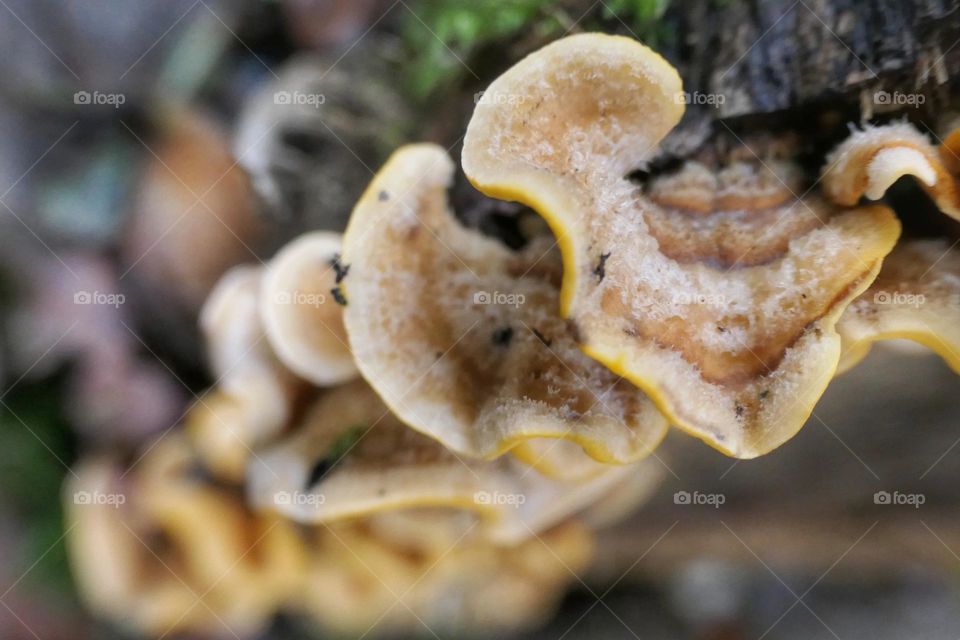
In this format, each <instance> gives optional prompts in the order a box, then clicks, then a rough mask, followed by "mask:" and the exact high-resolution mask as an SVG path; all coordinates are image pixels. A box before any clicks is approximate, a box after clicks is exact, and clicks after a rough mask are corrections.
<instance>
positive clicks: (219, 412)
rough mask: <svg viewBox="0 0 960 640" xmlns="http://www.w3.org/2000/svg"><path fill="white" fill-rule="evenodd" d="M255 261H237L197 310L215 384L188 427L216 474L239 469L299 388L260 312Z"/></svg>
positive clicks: (279, 421) (278, 423) (284, 417)
mask: <svg viewBox="0 0 960 640" xmlns="http://www.w3.org/2000/svg"><path fill="white" fill-rule="evenodd" d="M261 280H262V272H261V269H260V268H259V267H248V266H243V267H236V268H234V269H232V270H231V271H230V272H229V273H227V274H226V275H225V276H224V277H223V278H222V280H221V281H220V282H219V283H218V284H217V286H216V288H215V289H214V290H213V292H212V293H211V294H210V299H209V300H207V302H206V304H205V305H204V307H203V311H202V313H201V314H200V327H201V332H202V334H203V336H204V338H205V339H206V343H207V353H208V361H209V365H210V369H211V371H212V373H213V375H214V377H215V379H216V384H215V386H214V388H213V389H212V390H211V391H209V392H208V393H206V394H204V396H203V397H201V398H200V400H199V401H198V402H197V404H196V405H194V407H193V408H192V409H191V410H190V413H189V415H188V416H187V426H186V428H187V431H188V432H189V434H190V436H191V437H192V438H193V441H194V445H195V446H196V447H197V449H198V454H199V456H200V457H201V459H203V461H204V463H205V464H206V465H207V466H208V468H210V469H211V471H213V472H214V473H215V474H216V475H218V476H222V477H224V478H227V479H231V480H239V479H240V478H242V477H243V473H244V470H245V468H246V464H247V458H248V457H249V456H250V454H251V453H252V451H253V449H254V447H257V446H259V445H261V444H263V443H265V442H269V441H270V440H272V439H273V438H275V437H276V436H277V435H279V434H280V433H281V432H282V431H283V429H284V428H285V427H286V425H287V422H288V420H289V419H290V417H291V416H292V413H293V403H294V402H295V400H296V398H297V396H298V395H299V393H300V390H301V384H300V383H299V381H298V380H297V378H296V377H295V376H294V375H293V374H292V373H291V372H290V371H288V370H287V369H286V367H284V366H283V365H282V364H281V363H280V361H279V360H278V359H277V357H276V355H275V354H274V352H273V350H272V349H271V348H270V344H269V342H268V341H267V339H266V335H265V331H264V327H263V322H262V320H261V316H260V287H261Z"/></svg>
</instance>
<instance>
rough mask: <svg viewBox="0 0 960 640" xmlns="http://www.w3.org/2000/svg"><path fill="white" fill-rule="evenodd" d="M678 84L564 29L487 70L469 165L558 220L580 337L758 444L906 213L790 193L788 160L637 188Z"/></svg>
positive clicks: (729, 440) (779, 428)
mask: <svg viewBox="0 0 960 640" xmlns="http://www.w3.org/2000/svg"><path fill="white" fill-rule="evenodd" d="M680 90H681V84H680V79H679V77H678V76H677V74H676V71H675V70H674V69H673V68H672V67H671V66H670V65H669V64H668V63H667V62H666V61H664V60H663V59H662V58H661V57H660V56H658V55H657V54H656V53H654V52H653V51H651V50H650V49H648V48H647V47H645V46H643V45H641V44H639V43H638V42H635V41H633V40H630V39H628V38H622V37H618V36H606V35H597V34H585V35H577V36H572V37H569V38H564V39H562V40H559V41H557V42H554V43H552V44H550V45H548V46H546V47H544V48H543V49H541V50H540V51H537V52H535V53H533V54H531V55H530V56H528V57H527V58H525V59H524V60H522V61H521V62H519V63H518V64H517V65H515V66H514V67H513V68H511V69H510V70H508V71H507V72H506V73H505V74H504V75H502V76H501V77H500V78H498V79H497V80H495V81H494V82H493V84H491V85H490V88H489V89H488V90H487V91H486V92H485V93H484V96H483V100H481V101H480V102H479V104H478V105H477V107H476V110H475V111H474V114H473V118H472V119H471V121H470V124H469V126H468V128H467V134H466V138H465V140H464V149H463V156H462V160H463V168H464V171H465V173H466V174H467V177H468V178H469V179H470V181H471V182H472V183H473V184H474V185H475V186H476V187H477V188H478V189H480V190H481V191H483V192H484V193H486V194H488V195H490V196H493V197H498V198H504V199H510V200H517V201H520V202H523V203H525V204H527V205H529V206H531V207H533V208H534V209H536V210H537V211H538V212H539V213H540V214H541V215H542V216H543V217H544V218H545V219H546V220H547V222H548V223H549V224H550V227H551V229H552V230H553V232H554V234H555V236H556V239H557V243H558V245H559V246H560V249H561V251H562V253H563V265H564V274H563V287H562V295H561V297H560V305H559V306H560V311H561V314H562V315H563V316H564V317H566V318H568V319H569V321H570V325H571V326H572V327H574V330H575V334H576V335H577V337H578V339H579V342H580V344H581V347H582V349H583V350H584V351H585V352H586V353H587V354H589V355H590V356H592V357H593V358H595V359H596V360H598V361H599V362H601V363H603V364H604V365H606V366H607V367H608V368H609V369H610V370H611V371H613V372H615V373H617V374H619V375H622V376H624V377H625V378H626V379H628V380H630V381H631V382H633V383H634V384H636V385H637V386H638V387H640V388H641V389H643V390H644V391H645V392H646V393H647V394H649V396H650V397H651V398H652V399H653V400H654V401H655V402H656V403H657V406H658V408H659V409H660V410H661V411H662V412H663V413H664V414H665V415H666V417H667V418H668V419H669V420H670V422H672V423H674V424H675V425H677V426H678V427H680V428H682V429H684V430H686V431H688V432H690V433H692V434H694V435H696V436H697V437H699V438H701V439H703V440H705V441H706V442H707V443H708V444H710V445H712V446H714V447H716V448H717V449H719V450H721V451H723V452H724V453H727V454H728V455H732V456H737V457H741V458H750V457H754V456H757V455H761V454H763V453H766V452H769V451H771V450H772V449H774V448H776V447H777V446H779V445H780V444H782V443H783V442H785V441H786V440H788V439H789V438H790V437H792V436H793V435H794V434H795V433H796V432H797V431H798V430H799V429H800V428H801V427H802V426H803V424H804V422H805V421H806V419H807V417H808V416H809V415H810V413H811V412H812V410H813V406H814V404H815V403H816V401H817V400H818V399H819V397H820V396H821V394H822V393H823V391H824V389H825V388H826V386H827V384H828V382H829V381H830V379H831V378H832V376H833V373H834V370H835V369H836V366H837V363H838V361H839V357H840V339H839V336H838V335H837V333H836V331H835V330H834V325H835V323H836V321H837V318H838V317H839V315H840V313H841V312H842V311H843V309H844V308H845V307H846V305H847V304H849V302H850V301H851V300H853V299H854V298H855V297H856V296H857V295H859V294H860V293H861V292H863V291H864V290H865V289H866V288H867V287H868V286H869V285H870V283H871V282H872V281H873V279H874V278H875V277H876V274H877V272H878V271H879V269H880V264H881V260H882V258H883V257H884V256H885V255H886V254H887V253H889V252H890V250H891V249H892V248H893V246H894V244H895V242H896V239H897V237H898V235H899V231H900V227H899V223H898V221H897V219H896V217H895V216H894V215H893V213H892V212H891V211H890V210H889V209H887V208H885V207H881V206H873V207H862V208H857V209H839V208H838V207H836V206H835V205H831V204H828V203H827V202H825V201H823V200H821V199H819V198H817V197H814V196H805V197H804V198H802V199H801V198H798V197H796V196H795V195H794V193H795V189H793V188H791V185H792V184H793V177H792V176H793V174H794V173H795V172H794V171H792V170H789V169H787V170H785V171H784V169H785V168H783V167H779V166H774V165H768V164H765V163H763V162H756V163H749V162H746V163H736V164H733V165H730V166H728V167H717V168H714V169H712V170H711V169H707V168H705V167H702V166H696V165H690V164H688V165H687V166H686V167H685V168H684V169H682V170H681V171H680V172H679V173H678V174H676V175H673V176H665V177H662V178H660V179H659V180H656V181H654V183H653V184H652V185H650V186H649V188H648V189H647V190H646V191H643V190H642V189H640V188H639V187H638V186H637V185H636V184H634V182H632V181H631V180H630V179H628V177H627V176H628V174H630V173H631V172H634V171H635V170H637V169H639V168H643V167H644V165H645V163H646V162H647V161H648V160H649V159H650V158H652V157H653V156H654V155H655V154H656V152H657V150H658V144H659V142H660V140H661V139H662V138H663V136H664V135H666V133H667V132H668V131H670V129H671V128H672V127H673V126H674V125H675V124H676V123H677V121H678V120H679V119H680V116H681V114H682V113H683V106H682V103H683V100H682V94H681V93H680ZM780 173H785V175H780ZM348 329H349V326H348Z"/></svg>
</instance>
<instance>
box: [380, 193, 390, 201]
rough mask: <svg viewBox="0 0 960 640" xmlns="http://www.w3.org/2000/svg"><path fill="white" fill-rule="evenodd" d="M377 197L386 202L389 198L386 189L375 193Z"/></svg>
mask: <svg viewBox="0 0 960 640" xmlns="http://www.w3.org/2000/svg"><path fill="white" fill-rule="evenodd" d="M377 198H379V199H380V202H386V201H387V200H389V199H390V194H389V193H387V192H386V191H381V192H380V193H379V194H377Z"/></svg>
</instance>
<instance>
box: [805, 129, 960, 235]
mask: <svg viewBox="0 0 960 640" xmlns="http://www.w3.org/2000/svg"><path fill="white" fill-rule="evenodd" d="M904 176H911V177H913V178H915V179H916V180H917V182H918V183H919V184H920V186H921V187H923V189H924V191H926V192H927V193H928V194H929V195H930V197H931V198H932V199H933V201H934V202H935V203H936V204H937V207H938V208H939V209H940V210H941V211H942V212H944V213H945V214H947V215H948V216H950V217H951V218H954V219H956V220H960V182H958V181H960V130H957V131H954V132H952V133H951V134H950V135H948V136H947V137H946V139H945V140H944V141H943V142H942V143H941V144H940V145H939V146H934V145H933V144H932V143H931V142H930V140H929V138H928V137H927V136H925V135H924V134H922V133H921V132H920V131H918V130H917V129H916V127H914V126H913V125H912V124H908V123H906V122H901V123H895V124H888V125H883V126H879V127H873V126H867V127H865V128H864V129H862V130H858V131H854V133H853V134H852V135H851V136H850V137H848V138H847V139H846V140H844V141H843V142H842V143H841V144H840V145H838V146H837V148H836V149H834V150H833V152H831V153H830V155H828V156H827V161H826V165H825V166H824V169H823V181H822V182H823V191H824V193H825V194H826V195H827V197H828V198H830V199H831V200H833V201H834V202H836V203H838V204H841V205H844V206H852V205H855V204H856V203H857V202H859V201H860V199H861V198H862V197H866V198H867V199H869V200H879V199H880V198H882V197H883V195H884V194H885V193H886V191H887V189H889V188H890V187H891V186H892V185H893V183H894V182H896V181H897V180H899V179H900V178H902V177H904Z"/></svg>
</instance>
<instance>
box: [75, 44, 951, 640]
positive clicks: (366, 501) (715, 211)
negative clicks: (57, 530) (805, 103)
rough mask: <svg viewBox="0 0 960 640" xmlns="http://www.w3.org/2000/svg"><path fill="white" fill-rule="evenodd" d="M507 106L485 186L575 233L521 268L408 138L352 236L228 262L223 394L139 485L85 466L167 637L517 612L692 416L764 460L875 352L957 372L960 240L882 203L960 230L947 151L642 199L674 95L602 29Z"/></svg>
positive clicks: (495, 110) (772, 170)
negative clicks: (451, 199)
mask: <svg viewBox="0 0 960 640" xmlns="http://www.w3.org/2000/svg"><path fill="white" fill-rule="evenodd" d="M484 96H485V99H484V100H483V101H481V102H480V103H479V104H478V106H477V108H476V110H475V113H474V116H473V118H472V120H471V121H470V124H469V126H468V128H467V133H466V137H465V142H464V149H463V156H462V162H463V168H464V172H465V174H466V176H467V177H468V178H469V180H470V181H471V182H472V183H473V184H474V185H475V186H477V187H478V188H479V189H480V190H481V191H483V192H484V193H486V194H488V195H490V196H493V197H497V198H505V199H511V200H517V201H520V202H522V203H525V204H527V205H529V206H530V207H532V208H533V209H535V210H536V211H537V212H538V213H539V214H540V215H541V216H542V217H543V218H544V219H545V220H546V222H547V223H548V225H549V229H550V230H551V231H552V235H551V234H549V233H546V232H544V233H542V234H539V235H538V234H536V233H534V234H533V237H531V238H529V242H528V243H527V244H526V245H525V246H524V247H523V248H522V249H519V250H511V249H508V248H506V247H505V246H503V245H502V244H501V243H499V242H498V241H496V240H494V239H491V238H488V237H485V236H484V235H482V234H480V233H479V232H477V231H474V230H472V229H468V228H466V227H464V226H463V225H461V223H460V222H459V221H458V219H457V217H456V216H455V215H454V213H453V212H452V211H451V209H450V206H449V205H448V201H447V195H446V190H447V189H448V187H449V186H450V184H451V182H452V180H453V177H454V164H453V162H452V161H451V159H450V158H449V157H448V155H447V153H446V152H445V151H444V150H443V149H442V148H440V147H437V146H435V145H430V144H419V145H410V146H405V147H402V148H401V149H399V150H398V151H396V152H395V153H394V155H393V156H392V157H391V158H390V159H389V160H388V162H387V163H386V165H385V166H384V167H383V168H382V169H381V170H380V171H379V172H378V173H377V175H376V176H375V177H374V178H373V181H372V182H371V184H370V186H369V187H368V188H367V190H366V192H365V193H364V195H363V196H362V198H361V199H360V201H359V202H358V203H357V205H356V207H355V208H354V210H353V213H352V215H351V217H350V221H349V224H348V226H347V229H346V232H345V233H344V235H343V236H342V237H341V236H339V235H338V234H335V233H331V232H314V233H309V234H306V235H304V236H302V237H300V238H298V239H296V240H294V241H293V242H291V243H290V244H289V245H287V246H286V247H285V248H283V249H282V250H281V251H280V252H279V253H278V254H277V255H276V256H275V257H274V258H273V259H272V260H271V261H270V262H269V263H268V264H266V265H264V266H262V267H239V268H236V269H234V270H233V271H231V272H229V273H228V274H227V275H226V276H225V277H224V278H223V280H222V281H221V282H220V283H219V285H218V286H217V287H216V289H215V290H214V292H213V293H212V295H211V296H210V299H209V300H208V302H207V305H206V307H205V308H204V310H203V313H202V318H201V326H202V330H203V334H204V336H205V340H206V343H207V347H208V350H209V360H210V365H211V369H212V371H213V373H214V374H215V377H216V379H217V383H216V384H215V386H214V388H213V389H212V390H211V391H209V392H208V393H207V394H206V395H205V396H204V397H203V398H202V399H201V400H200V401H199V402H198V403H197V405H196V406H195V407H194V408H193V409H192V411H191V412H190V414H189V415H188V416H187V419H186V426H185V429H184V430H182V431H177V432H174V433H172V434H171V435H170V436H168V439H167V440H166V441H161V443H160V444H158V445H156V446H155V447H152V448H151V449H150V450H148V452H147V453H146V454H145V455H144V456H143V458H142V459H141V460H139V461H138V462H137V463H136V465H135V467H134V469H133V470H132V471H130V472H128V473H123V474H120V473H119V469H118V467H117V466H116V465H117V463H116V462H115V461H108V460H91V461H90V462H88V463H86V464H85V465H84V466H83V467H81V469H80V470H78V476H79V479H78V480H77V482H76V483H75V484H76V486H75V487H73V490H82V491H101V492H109V491H114V492H118V493H121V494H124V493H129V494H130V495H131V499H130V500H128V501H127V502H126V503H125V504H124V505H123V506H122V507H121V508H117V509H111V508H99V507H88V506H75V507H71V509H70V510H71V518H72V520H73V522H74V525H75V527H71V532H72V533H71V538H72V544H73V547H74V558H75V559H76V563H77V568H78V571H77V573H78V577H79V579H80V582H81V584H82V586H83V587H84V592H85V593H86V594H87V598H88V600H89V601H90V603H91V605H92V606H93V607H94V608H96V609H97V610H99V611H101V612H103V613H104V614H105V615H108V616H111V617H115V618H120V619H123V620H126V621H127V622H129V623H130V624H131V625H133V626H135V627H137V628H141V629H146V630H148V631H150V632H158V631H159V632H161V633H162V632H163V630H165V629H169V628H189V629H206V628H208V627H207V625H210V624H213V622H212V621H215V620H219V621H220V622H223V621H224V620H226V621H228V622H229V623H230V624H233V623H234V622H236V624H237V626H238V627H240V628H243V629H253V628H257V627H259V626H261V625H262V624H263V623H264V621H265V620H266V619H267V617H268V616H269V614H270V613H272V612H273V611H276V610H278V609H287V610H291V611H299V612H303V613H307V614H308V615H311V616H313V617H314V618H315V619H316V620H317V621H318V623H319V624H320V625H322V626H324V627H326V628H328V629H332V630H336V631H340V632H359V633H363V632H364V631H365V630H367V629H369V628H370V627H372V626H377V625H383V626H384V627H385V628H387V629H390V630H409V629H414V628H416V627H417V625H418V624H427V625H428V626H434V625H437V626H440V627H444V628H447V627H450V626H451V625H455V626H459V627H461V628H463V627H465V628H471V629H475V628H479V627H483V628H485V629H489V628H491V627H492V628H513V627H518V626H523V625H525V624H528V623H530V622H532V621H534V620H536V619H537V618H539V617H540V616H542V615H543V613H544V611H545V610H547V609H549V605H550V603H551V602H554V601H556V599H557V597H558V596H559V594H560V593H561V592H562V590H563V588H564V587H565V585H566V584H567V583H569V582H570V581H571V580H572V579H574V576H575V574H576V573H577V571H579V570H580V569H581V568H583V567H584V566H586V564H587V563H588V561H589V558H590V549H591V541H592V535H591V532H592V531H593V530H594V529H596V528H597V527H602V526H606V525H608V524H610V523H612V522H615V521H617V520H618V519H620V518H622V517H623V516H624V515H625V514H626V513H629V512H630V511H631V510H633V509H635V508H636V507H637V506H638V505H639V504H641V503H642V502H643V501H644V500H645V499H646V498H647V496H648V495H649V494H650V493H651V491H652V490H653V488H654V487H655V486H656V484H657V482H658V479H659V476H660V466H659V464H658V461H654V460H652V459H651V458H648V455H649V454H650V453H651V452H652V451H653V450H654V449H655V448H656V447H657V446H658V444H659V443H660V441H661V440H662V438H663V437H664V436H665V435H666V433H667V431H668V428H669V426H670V425H673V426H676V427H679V428H680V429H682V430H684V431H687V432H690V433H692V434H693V435H695V436H697V437H699V438H701V439H703V440H705V441H706V442H707V443H708V444H710V445H712V446H714V447H716V448H717V449H719V450H721V451H723V452H725V453H727V454H729V455H732V456H736V457H741V458H749V457H754V456H757V455H761V454H764V453H766V452H769V451H770V450H772V449H774V448H776V447H777V446H779V445H780V444H782V443H783V442H785V441H786V440H787V439H789V438H790V437H792V436H793V435H794V434H795V433H796V432H797V431H798V430H799V429H800V428H801V427H802V426H803V423H804V422H805V421H806V419H807V417H808V416H809V414H810V412H811V411H812V409H813V405H814V404H815V403H816V401H817V400H818V399H819V397H820V395H821V394H822V393H823V391H824V389H825V388H826V386H827V385H828V383H829V382H830V380H831V378H832V377H833V376H834V374H835V373H836V371H837V369H838V367H840V368H842V369H845V368H849V367H850V366H853V364H855V363H856V362H858V361H859V360H860V359H861V358H862V357H863V356H864V355H865V354H866V352H867V350H868V349H869V345H870V344H871V343H872V342H874V341H876V340H879V339H885V338H890V337H906V338H913V339H915V340H918V341H919V342H922V343H924V344H927V345H928V346H930V347H932V348H933V349H934V350H936V351H937V352H938V353H940V354H941V355H943V356H944V358H946V359H947V361H948V362H949V363H950V364H951V365H952V366H953V367H954V368H955V369H960V334H958V331H957V327H958V326H960V322H957V321H958V320H960V317H958V315H960V262H958V260H957V258H956V256H955V255H950V254H949V253H948V251H949V246H948V245H947V244H945V243H943V242H942V241H939V240H924V241H909V242H904V243H901V244H900V245H899V246H896V245H897V241H898V238H899V235H900V223H899V221H898V219H897V218H896V216H895V215H894V213H893V212H892V211H891V210H890V209H889V208H887V207H885V206H883V205H880V204H869V203H867V204H863V203H861V196H866V197H868V198H870V199H877V198H879V197H880V196H882V195H883V192H884V191H885V190H886V188H887V187H888V186H889V185H890V184H891V183H892V182H893V181H894V180H896V179H897V178H898V177H900V176H903V175H913V176H916V177H917V178H918V179H919V180H920V182H921V183H922V184H923V185H924V187H925V188H926V189H927V190H928V191H929V192H930V193H931V195H932V196H933V198H934V199H935V201H936V202H937V203H938V204H939V205H940V207H941V208H942V209H943V210H944V211H945V212H946V213H948V214H949V215H952V216H956V215H957V211H960V207H958V206H957V205H955V204H954V202H955V201H956V198H957V195H956V193H957V192H956V184H955V178H954V175H955V173H956V172H955V171H954V169H955V168H956V167H957V166H958V165H960V161H958V160H956V157H955V156H953V155H952V151H951V149H952V147H950V146H949V144H947V145H944V146H943V147H942V148H941V149H940V150H935V149H933V147H931V146H930V145H929V144H928V143H927V142H926V139H925V138H924V137H923V136H922V135H920V134H919V133H918V132H916V131H915V130H912V129H910V128H908V127H907V126H906V125H893V126H891V127H887V128H877V129H869V130H867V131H866V132H861V133H856V134H854V135H853V136H852V137H851V138H850V140H848V141H847V142H845V143H844V144H843V145H841V147H839V148H838V150H837V151H836V152H835V153H834V154H833V155H832V156H831V157H830V158H828V163H827V165H828V168H827V169H825V171H824V178H823V185H822V189H817V190H814V189H806V190H805V186H806V185H805V184H804V182H803V173H802V171H801V170H800V168H799V167H798V166H797V165H796V164H795V163H794V162H792V161H791V159H790V158H788V157H777V158H768V159H767V161H764V160H763V159H761V158H759V157H756V156H754V157H750V156H748V155H746V154H740V155H739V156H737V157H734V158H731V159H728V160H727V161H718V160H716V159H707V158H698V159H697V160H696V161H694V160H689V161H687V162H686V163H684V164H683V165H682V166H681V167H680V168H679V169H678V170H676V171H673V172H670V173H664V174H662V175H658V176H656V177H654V178H651V179H649V180H647V181H646V183H645V184H643V185H639V184H637V183H635V182H634V181H633V180H631V179H630V175H631V174H632V173H633V172H635V171H636V170H637V169H642V168H645V167H646V166H647V164H648V162H649V161H650V160H651V159H652V158H653V157H654V156H655V155H656V154H657V150H658V145H659V143H660V141H661V140H662V139H663V137H664V136H665V135H666V134H667V133H668V132H669V131H670V130H671V129H672V128H673V126H674V125H675V124H676V123H677V121H678V120H679V118H680V116H681V114H682V112H683V106H682V104H683V100H682V93H681V86H680V80H679V78H678V76H677V74H676V72H675V71H674V70H673V68H672V67H670V65H669V64H668V63H666V62H665V61H664V60H663V59H661V58H660V57H659V56H658V55H657V54H655V53H654V52H652V51H650V50H649V49H647V48H646V47H644V46H643V45H641V44H639V43H637V42H634V41H632V40H629V39H626V38H621V37H612V36H604V35H595V34H590V35H578V36H572V37H568V38H564V39H562V40H560V41H557V42H555V43H553V44H551V45H549V46H547V47H545V48H543V49H542V50H540V51H538V52H535V53H534V54H532V55H530V56H529V57H527V58H526V59H524V60H523V61H521V62H519V63H518V64H517V65H515V66H514V67H513V68H512V69H510V70H509V71H507V72H506V73H505V74H504V75H503V76H501V77H500V78H499V79H497V80H496V81H495V82H494V83H493V84H492V85H491V87H490V89H489V90H488V91H487V92H486V93H485V94H484ZM952 139H953V138H952V137H951V138H950V139H948V143H949V142H950V140H952ZM958 146H960V145H958ZM798 193H802V196H798V195H797V194H798ZM907 297H909V298H910V299H912V300H913V301H914V302H917V301H920V300H922V301H923V302H922V304H912V305H911V304H910V303H909V300H907ZM890 300H893V302H894V303H893V304H890V303H889V302H890ZM904 301H906V303H905V304H901V302H904ZM128 534H132V537H131V535H128ZM251 541H255V542H253V546H254V547H256V548H257V551H256V553H250V554H249V557H248V552H249V551H250V549H251V548H252V547H250V546H249V545H250V543H251ZM243 545H247V546H246V547H244V546H243ZM261 547H262V548H261ZM221 571H223V572H225V573H224V576H229V577H223V579H219V578H220V577H221V576H220V575H219V573H220V572H221ZM170 574H173V575H172V576H171V575H170ZM181 578H182V579H181Z"/></svg>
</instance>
